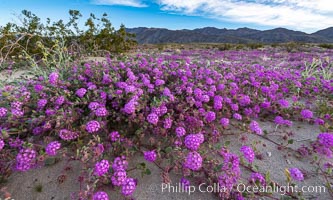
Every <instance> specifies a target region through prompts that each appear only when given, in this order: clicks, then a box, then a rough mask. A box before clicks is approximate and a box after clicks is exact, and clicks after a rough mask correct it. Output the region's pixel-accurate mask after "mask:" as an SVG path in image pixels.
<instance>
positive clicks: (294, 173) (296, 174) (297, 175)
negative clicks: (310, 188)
mask: <svg viewBox="0 0 333 200" xmlns="http://www.w3.org/2000/svg"><path fill="white" fill-rule="evenodd" d="M289 172H290V176H291V178H292V179H294V180H296V181H302V180H304V176H303V173H302V172H301V171H300V170H299V169H298V168H290V169H289Z"/></svg>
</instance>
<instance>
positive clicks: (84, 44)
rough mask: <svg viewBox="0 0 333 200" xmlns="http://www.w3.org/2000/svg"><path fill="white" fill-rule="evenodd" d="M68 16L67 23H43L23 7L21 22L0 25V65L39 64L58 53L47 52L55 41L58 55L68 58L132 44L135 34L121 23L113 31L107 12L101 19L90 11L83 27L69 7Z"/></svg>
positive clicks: (78, 15) (117, 50)
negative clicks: (82, 27)
mask: <svg viewBox="0 0 333 200" xmlns="http://www.w3.org/2000/svg"><path fill="white" fill-rule="evenodd" d="M69 15H70V19H69V21H68V22H64V21H63V20H58V21H55V22H52V21H51V20H50V19H47V20H46V23H44V24H43V23H42V22H41V19H40V18H39V17H38V16H36V15H35V14H33V13H31V12H30V11H27V10H23V11H22V16H21V18H20V21H21V24H14V23H11V22H9V23H7V24H6V25H5V26H4V27H0V58H1V60H0V64H5V62H6V61H8V60H10V59H12V60H15V61H20V60H22V58H23V59H25V58H28V59H29V60H33V61H34V62H35V63H36V64H43V63H45V61H46V60H47V59H48V58H49V57H50V56H51V57H52V56H53V57H54V56H60V54H57V55H50V54H52V52H53V49H54V48H55V47H57V46H58V45H59V43H62V47H63V48H62V51H64V52H63V53H62V54H66V55H68V56H70V59H77V58H79V57H80V56H83V55H103V56H104V55H105V53H106V52H108V53H122V52H125V51H128V50H130V49H131V48H132V47H133V46H135V45H136V42H135V41H134V40H133V38H134V37H135V35H133V34H129V33H127V32H126V28H125V26H124V25H121V26H120V28H119V30H115V28H114V27H112V24H111V22H110V20H109V19H108V16H107V14H103V15H102V17H101V18H97V17H96V16H95V15H94V14H91V15H90V17H89V18H88V19H87V21H86V22H85V27H86V29H80V28H79V26H78V20H79V19H80V18H81V17H82V15H81V13H80V12H79V11H77V10H70V11H69ZM46 51H48V52H46ZM44 66H45V65H44Z"/></svg>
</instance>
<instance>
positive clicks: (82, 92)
mask: <svg viewBox="0 0 333 200" xmlns="http://www.w3.org/2000/svg"><path fill="white" fill-rule="evenodd" d="M86 93H87V89H85V88H80V89H78V90H76V92H75V94H76V96H78V97H80V98H82V97H83V96H84V95H85V94H86Z"/></svg>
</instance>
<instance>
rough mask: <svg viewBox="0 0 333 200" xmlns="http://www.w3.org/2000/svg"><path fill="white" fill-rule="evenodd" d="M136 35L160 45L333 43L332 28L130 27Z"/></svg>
mask: <svg viewBox="0 0 333 200" xmlns="http://www.w3.org/2000/svg"><path fill="white" fill-rule="evenodd" d="M127 31H128V32H130V33H135V34H136V40H137V41H138V43H140V44H159V43H255V42H259V43H284V42H292V41H294V42H305V43H333V27H331V28H327V29H324V30H320V31H317V32H315V33H312V34H307V33H304V32H301V31H293V30H289V29H285V28H276V29H272V30H265V31H260V30H255V29H250V28H239V29H235V30H234V29H225V28H224V29H218V28H215V27H205V28H198V29H194V30H188V29H182V30H169V29H165V28H146V27H139V28H128V29H127Z"/></svg>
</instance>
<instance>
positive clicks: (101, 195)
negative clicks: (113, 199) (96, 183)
mask: <svg viewBox="0 0 333 200" xmlns="http://www.w3.org/2000/svg"><path fill="white" fill-rule="evenodd" d="M93 200H109V196H108V194H107V193H106V192H103V191H99V192H96V193H95V194H94V196H93Z"/></svg>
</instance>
